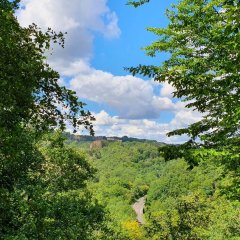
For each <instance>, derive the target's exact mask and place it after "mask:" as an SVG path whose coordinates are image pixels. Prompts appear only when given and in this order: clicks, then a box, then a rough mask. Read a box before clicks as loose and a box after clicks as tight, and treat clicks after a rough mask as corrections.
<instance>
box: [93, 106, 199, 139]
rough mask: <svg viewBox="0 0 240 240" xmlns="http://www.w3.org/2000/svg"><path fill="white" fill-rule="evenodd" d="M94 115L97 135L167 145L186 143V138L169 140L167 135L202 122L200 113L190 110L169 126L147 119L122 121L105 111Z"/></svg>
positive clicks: (175, 137) (177, 137)
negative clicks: (133, 138)
mask: <svg viewBox="0 0 240 240" xmlns="http://www.w3.org/2000/svg"><path fill="white" fill-rule="evenodd" d="M94 115H95V117H96V122H95V123H94V129H95V131H96V135H105V136H118V137H122V136H125V135H126V136H131V137H137V138H146V139H155V140H158V141H162V142H166V143H181V142H184V141H186V140H187V139H188V138H187V137H186V136H174V137H170V138H169V137H167V136H166V134H167V133H168V132H169V131H172V130H175V129H176V128H184V127H187V126H188V125H189V124H191V123H194V122H196V121H198V120H200V116H199V114H198V113H195V112H193V111H189V110H185V112H184V110H181V112H179V113H177V114H176V115H175V117H174V118H173V120H172V121H171V122H170V123H168V124H166V123H159V122H157V121H153V120H147V119H139V120H129V119H121V118H119V117H117V116H113V117H112V116H110V115H109V114H108V113H106V112H105V111H101V112H99V113H95V114H94Z"/></svg>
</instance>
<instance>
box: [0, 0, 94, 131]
mask: <svg viewBox="0 0 240 240" xmlns="http://www.w3.org/2000/svg"><path fill="white" fill-rule="evenodd" d="M17 2H18V1H13V2H10V1H7V0H1V1H0V22H1V26H0V51H1V56H0V69H1V71H0V79H1V81H0V115H1V119H0V127H1V129H2V128H6V129H8V130H10V129H11V128H14V127H15V126H16V125H18V124H24V125H29V124H31V125H33V126H34V127H36V128H38V129H40V130H41V129H49V128H51V127H54V126H59V127H60V128H62V129H63V128H64V126H65V123H66V121H69V122H70V123H71V124H72V125H73V127H75V128H76V127H77V126H78V125H79V124H84V125H85V126H86V127H89V128H90V130H91V131H92V125H91V123H90V122H89V120H91V115H90V113H89V112H85V111H84V110H83V105H84V104H83V103H81V102H78V98H77V97H76V95H75V93H74V92H73V91H72V90H68V89H66V88H65V87H61V86H59V84H58V80H59V74H58V73H57V72H56V71H54V70H52V69H51V68H50V66H49V65H48V64H47V63H46V61H45V56H44V53H45V52H46V51H47V50H49V49H50V44H51V42H55V43H57V42H58V43H59V44H60V45H62V46H63V45H64V39H63V33H61V32H60V33H58V34H57V33H55V32H53V31H52V30H51V29H48V31H47V32H46V33H44V32H42V31H41V30H40V29H39V28H38V27H37V26H36V25H35V24H33V25H31V26H29V27H28V28H23V27H21V26H20V25H19V23H18V21H17V19H16V17H15V16H14V12H15V10H16V9H17V7H18V4H17Z"/></svg>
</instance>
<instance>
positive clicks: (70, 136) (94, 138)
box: [64, 133, 157, 143]
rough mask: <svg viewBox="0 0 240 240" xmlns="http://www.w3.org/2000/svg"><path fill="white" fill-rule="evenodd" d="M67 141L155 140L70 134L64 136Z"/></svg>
mask: <svg viewBox="0 0 240 240" xmlns="http://www.w3.org/2000/svg"><path fill="white" fill-rule="evenodd" d="M64 135H65V136H66V137H67V138H68V139H69V140H72V141H78V142H94V141H98V140H105V141H115V142H155V143H157V141H156V140H149V139H139V138H132V137H127V136H123V137H115V136H114V137H106V136H89V135H75V134H71V133H65V134H64Z"/></svg>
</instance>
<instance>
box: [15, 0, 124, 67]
mask: <svg viewBox="0 0 240 240" xmlns="http://www.w3.org/2000/svg"><path fill="white" fill-rule="evenodd" d="M21 4H22V5H23V6H24V8H21V9H20V10H19V11H18V13H17V17H18V20H19V22H20V23H21V25H22V26H28V25H29V24H32V23H33V22H34V23H36V24H37V25H38V26H39V27H41V28H43V29H45V30H46V29H47V28H48V27H51V28H52V29H53V30H55V31H62V32H66V31H67V32H68V34H67V35H66V41H65V48H64V49H62V48H61V47H58V46H55V47H54V55H53V57H51V58H50V60H51V62H53V63H54V67H56V66H59V65H60V66H64V67H66V66H67V65H68V63H70V64H72V63H73V62H75V61H78V60H79V59H84V60H86V59H90V58H91V56H92V44H93V38H94V33H96V32H98V33H101V34H102V35H104V36H105V37H107V38H115V37H118V36H119V35H120V29H119V27H118V18H117V15H116V13H115V12H112V11H111V10H110V9H109V8H108V6H107V0H97V1H96V0H71V1H65V0H41V1H39V0H22V3H21ZM57 70H59V69H58V68H57Z"/></svg>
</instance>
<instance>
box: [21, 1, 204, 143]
mask: <svg viewBox="0 0 240 240" xmlns="http://www.w3.org/2000/svg"><path fill="white" fill-rule="evenodd" d="M174 2H176V0H170V1H161V0H152V1H151V2H150V3H149V4H146V5H144V6H142V7H139V8H137V9H135V8H133V7H131V6H128V5H126V0H71V1H67V2H66V1H64V0H51V1H50V0H41V1H39V0H22V5H23V6H24V8H22V9H21V10H19V12H18V13H17V17H18V19H19V21H20V23H21V24H22V25H23V26H27V25H29V24H31V23H32V22H34V23H36V24H37V25H39V26H40V27H41V28H43V29H46V28H47V27H51V28H53V29H54V30H56V31H63V32H65V31H66V32H68V34H67V36H66V46H65V48H64V49H61V48H59V47H56V46H55V47H54V48H53V55H52V56H49V57H48V61H49V63H50V64H51V66H52V67H53V68H54V69H56V70H57V71H59V72H60V74H61V79H60V84H64V85H66V86H67V87H68V88H71V89H73V90H75V91H76V93H77V95H78V96H79V98H80V99H81V100H83V101H84V102H86V103H87V104H88V105H87V108H88V109H89V110H90V111H91V112H93V114H94V115H95V116H96V119H97V120H96V122H95V124H94V125H95V127H94V128H95V131H96V135H107V136H124V135H127V136H131V137H139V138H148V139H156V140H159V141H164V142H175V143H178V142H182V141H184V140H186V138H185V137H172V138H167V137H166V133H167V132H168V131H171V130H173V129H176V128H181V127H186V126H187V125H188V124H190V123H192V122H195V121H197V120H199V119H200V117H201V116H200V114H198V113H196V112H193V111H192V110H191V109H185V107H184V106H185V105H184V103H182V102H181V101H179V100H178V99H173V98H172V94H171V93H172V91H174V89H173V87H172V86H171V85H169V84H168V83H162V84H160V83H156V82H154V81H153V80H152V79H147V78H143V77H141V76H136V77H133V76H131V75H130V74H129V73H128V72H126V71H125V70H124V67H129V66H136V65H138V64H140V63H141V64H155V65H160V64H161V63H162V61H164V59H166V58H167V55H166V54H164V53H163V54H160V55H159V56H157V57H156V58H150V57H147V56H146V55H145V53H144V51H142V50H141V48H142V47H144V46H147V45H148V44H150V43H151V42H153V41H154V40H156V39H157V37H156V36H154V35H153V34H152V33H150V32H148V31H146V28H147V27H166V26H167V24H168V19H167V17H166V16H165V11H166V8H168V7H170V6H171V4H172V3H174Z"/></svg>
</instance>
